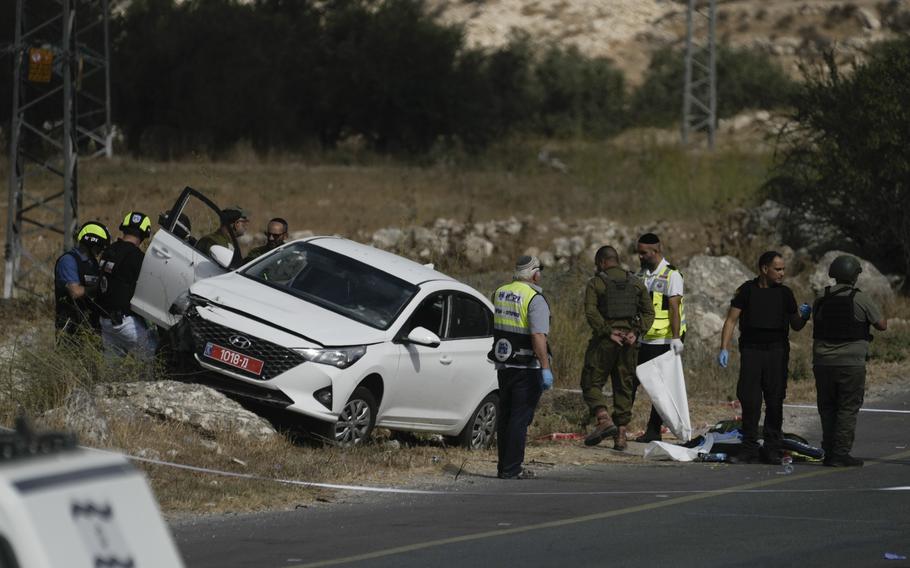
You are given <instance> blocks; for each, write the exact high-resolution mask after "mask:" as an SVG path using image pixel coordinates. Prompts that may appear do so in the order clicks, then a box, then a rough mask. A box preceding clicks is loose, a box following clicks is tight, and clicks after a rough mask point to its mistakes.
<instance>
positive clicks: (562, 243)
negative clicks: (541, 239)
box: [553, 237, 572, 258]
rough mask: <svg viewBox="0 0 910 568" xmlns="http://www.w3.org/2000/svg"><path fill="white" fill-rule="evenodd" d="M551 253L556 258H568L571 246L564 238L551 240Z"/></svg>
mask: <svg viewBox="0 0 910 568" xmlns="http://www.w3.org/2000/svg"><path fill="white" fill-rule="evenodd" d="M553 253H554V254H555V255H556V258H569V257H570V256H572V244H571V242H570V241H569V239H567V238H566V237H557V238H555V239H553Z"/></svg>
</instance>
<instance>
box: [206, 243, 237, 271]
mask: <svg viewBox="0 0 910 568" xmlns="http://www.w3.org/2000/svg"><path fill="white" fill-rule="evenodd" d="M209 255H211V257H212V259H213V260H214V261H215V263H216V264H218V266H220V267H221V268H230V266H231V261H232V260H234V252H233V251H232V250H231V249H229V248H227V247H223V246H221V245H212V248H211V249H209Z"/></svg>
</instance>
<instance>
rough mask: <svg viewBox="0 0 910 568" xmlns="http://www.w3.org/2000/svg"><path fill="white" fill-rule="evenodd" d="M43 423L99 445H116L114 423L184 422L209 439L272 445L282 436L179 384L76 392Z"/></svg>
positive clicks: (218, 398)
mask: <svg viewBox="0 0 910 568" xmlns="http://www.w3.org/2000/svg"><path fill="white" fill-rule="evenodd" d="M43 418H44V420H47V421H50V422H56V423H62V424H65V426H66V427H67V428H69V429H71V430H74V431H75V432H77V433H78V434H79V435H80V436H81V437H82V438H83V439H86V440H89V441H91V442H94V443H103V442H106V441H108V440H109V439H110V426H109V423H110V421H111V420H117V421H122V422H130V421H141V420H150V421H151V420H158V421H171V422H178V423H182V424H185V425H187V426H190V427H192V428H194V429H195V430H197V431H198V432H200V433H201V434H202V435H204V436H207V437H214V436H215V435H217V434H234V435H237V436H241V437H243V438H250V439H254V440H266V439H268V438H270V437H272V436H275V435H276V434H277V432H276V431H275V429H274V428H273V427H272V425H271V424H270V423H269V422H268V421H267V420H265V419H264V418H261V417H259V416H257V415H256V414H254V413H252V412H250V411H249V410H246V409H245V408H243V407H242V406H240V404H238V403H237V402H235V401H233V400H231V399H229V398H227V397H226V396H224V395H223V394H221V393H219V392H217V391H215V390H213V389H211V388H209V387H206V386H202V385H196V384H187V383H180V382H176V381H156V382H140V383H106V384H101V385H97V386H96V387H95V388H94V390H93V391H92V392H91V393H89V392H87V391H85V390H82V389H74V390H73V391H72V392H71V393H70V395H69V396H68V397H67V399H66V401H65V403H64V405H63V406H62V407H60V408H55V409H52V410H50V411H48V412H46V413H45V414H44V415H43Z"/></svg>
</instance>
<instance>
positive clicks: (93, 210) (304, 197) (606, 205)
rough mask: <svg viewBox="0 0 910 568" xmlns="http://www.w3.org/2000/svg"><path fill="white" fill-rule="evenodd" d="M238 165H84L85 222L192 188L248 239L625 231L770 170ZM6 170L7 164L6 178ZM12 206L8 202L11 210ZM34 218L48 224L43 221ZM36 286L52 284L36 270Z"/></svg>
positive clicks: (698, 163) (745, 193) (728, 164)
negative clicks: (411, 231) (522, 227)
mask: <svg viewBox="0 0 910 568" xmlns="http://www.w3.org/2000/svg"><path fill="white" fill-rule="evenodd" d="M543 146H546V147H547V149H548V151H549V152H550V155H551V156H554V157H558V158H559V159H560V160H562V161H563V162H565V163H566V164H567V165H568V173H560V172H558V171H555V170H553V169H552V168H550V167H549V166H547V165H543V164H541V163H540V162H538V160H537V154H538V151H539V150H540V149H541V147H543ZM238 152H239V153H241V154H243V155H244V159H242V160H238V161H235V162H212V161H209V160H207V159H199V160H187V161H182V162H166V163H160V162H147V161H139V160H133V159H129V158H125V157H119V158H115V159H113V160H110V161H105V160H99V161H93V162H84V163H82V164H81V165H80V169H79V181H80V218H81V219H97V220H99V221H101V222H103V223H105V224H107V225H108V226H109V227H116V226H117V225H118V223H119V220H120V219H121V218H122V215H123V214H124V212H126V211H129V210H133V209H136V210H140V211H143V212H145V213H147V214H148V215H150V216H151V217H152V219H153V220H155V219H157V215H158V213H160V212H162V211H164V210H166V209H167V208H168V207H169V206H170V205H171V204H172V203H173V200H174V199H175V198H176V196H177V195H178V193H179V191H180V190H181V189H182V188H183V187H184V186H187V185H189V186H192V187H195V188H196V189H199V190H201V191H203V192H204V193H206V194H207V195H209V196H210V197H211V198H212V199H213V200H214V201H215V202H216V203H219V204H221V205H222V206H226V205H228V204H240V205H242V206H243V207H245V208H247V209H248V210H250V211H251V213H252V219H253V224H252V226H251V230H252V231H254V232H257V233H258V232H259V231H262V230H264V228H265V227H264V225H265V223H266V221H267V220H268V219H269V218H271V217H275V216H280V217H284V218H286V219H287V220H288V221H289V222H290V226H291V230H292V231H293V230H303V229H309V230H312V231H314V232H315V233H317V234H340V235H344V236H348V237H351V238H355V239H360V240H364V239H366V238H367V236H368V235H370V234H371V233H372V232H373V231H375V230H376V229H379V228H382V227H390V226H407V225H426V224H430V223H432V222H433V221H434V220H435V219H437V218H440V217H444V218H450V219H457V220H460V221H468V220H472V221H482V220H489V219H503V218H507V217H509V216H512V215H516V216H524V215H533V216H534V217H535V218H536V219H539V220H544V221H548V220H549V219H550V218H551V217H553V216H559V217H561V218H563V219H582V218H591V217H606V218H609V219H615V220H622V221H623V222H624V223H626V224H634V223H637V222H652V221H656V220H661V219H668V218H673V219H693V220H697V222H698V223H703V222H704V221H705V220H706V212H709V213H708V216H710V215H713V214H714V212H719V211H723V210H725V209H726V208H728V207H730V206H731V205H736V204H742V203H749V202H750V200H751V199H752V196H753V195H754V193H755V190H756V189H757V187H758V186H759V184H760V183H761V180H762V178H763V176H764V174H765V172H766V170H767V166H768V156H767V154H752V153H746V152H742V151H738V150H728V151H722V152H717V153H715V154H700V153H693V154H688V153H686V152H684V151H682V150H680V149H678V148H676V147H673V146H661V145H657V144H648V143H641V144H636V145H635V147H634V148H630V147H628V146H627V145H613V144H611V143H607V142H604V143H592V142H549V141H548V142H543V141H536V140H514V141H510V142H509V143H505V144H502V145H500V146H498V147H497V148H494V149H492V150H491V151H490V152H489V153H488V154H486V155H484V156H465V155H461V154H446V155H442V156H434V157H433V160H434V161H433V162H432V163H428V164H419V165H411V164H404V163H401V162H393V161H390V160H388V159H385V158H380V157H376V156H369V155H367V156H364V155H361V154H358V153H356V152H354V153H345V151H343V150H339V151H338V152H337V153H335V154H331V155H318V156H315V157H312V158H309V157H293V156H282V157H265V158H257V157H255V156H249V155H248V152H240V151H238ZM31 171H32V173H34V174H35V175H34V176H32V177H30V178H29V180H28V186H27V191H28V192H30V193H31V194H32V195H47V194H51V193H53V192H56V191H59V190H60V189H61V187H62V183H61V180H60V178H57V177H54V176H50V175H48V174H42V173H39V172H38V170H37V169H35V168H33V169H32V170H31ZM7 173H8V164H7V162H6V161H5V160H0V178H2V179H6V177H7ZM4 203H5V202H4ZM33 214H34V215H36V216H38V220H43V221H50V220H51V218H50V217H47V218H43V217H41V213H40V212H38V211H36V212H33ZM28 246H29V247H30V249H31V250H33V251H34V252H35V253H37V255H38V256H39V258H45V259H47V261H48V262H52V260H53V258H54V257H55V256H56V255H57V254H59V246H60V245H59V243H58V242H57V240H56V238H48V236H44V238H43V239H41V235H40V234H39V235H37V236H36V237H35V238H32V239H31V240H30V241H29V243H28ZM36 277H37V280H36V281H35V285H36V286H39V285H40V283H41V282H42V281H46V280H47V277H46V275H44V274H40V273H36Z"/></svg>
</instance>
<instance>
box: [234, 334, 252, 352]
mask: <svg viewBox="0 0 910 568" xmlns="http://www.w3.org/2000/svg"><path fill="white" fill-rule="evenodd" d="M228 341H230V342H231V345H233V346H234V347H239V348H240V349H247V348H248V347H249V346H250V345H252V344H253V342H252V341H250V340H249V339H247V338H246V337H244V336H242V335H232V336H231V337H230V339H228Z"/></svg>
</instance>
